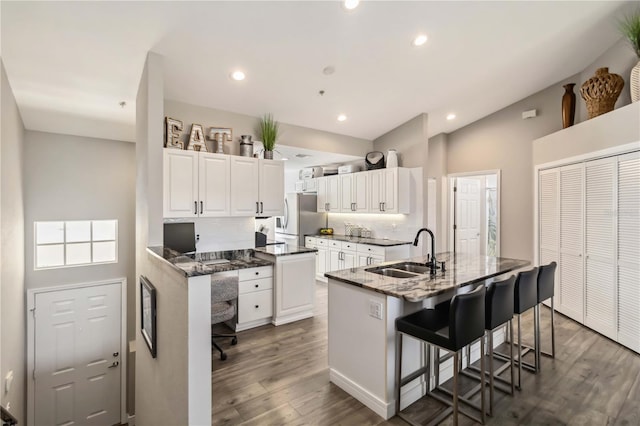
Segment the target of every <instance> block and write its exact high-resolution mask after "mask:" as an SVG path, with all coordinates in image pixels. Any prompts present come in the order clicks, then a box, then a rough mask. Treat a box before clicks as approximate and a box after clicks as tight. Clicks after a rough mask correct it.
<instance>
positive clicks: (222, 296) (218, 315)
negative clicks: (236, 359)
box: [211, 275, 238, 361]
mask: <svg viewBox="0 0 640 426" xmlns="http://www.w3.org/2000/svg"><path fill="white" fill-rule="evenodd" d="M237 299H238V277H216V276H215V275H212V276H211V325H212V326H213V325H215V324H220V323H222V322H225V321H230V320H232V319H233V318H234V317H235V316H236V310H237V306H238V303H237ZM217 338H230V339H231V344H232V345H235V344H237V343H238V337H237V336H236V335H235V334H216V333H214V332H213V328H212V331H211V344H212V345H213V346H214V347H215V348H216V349H217V350H218V351H219V352H220V360H222V361H224V360H225V359H227V354H225V353H224V351H223V350H222V348H221V347H220V346H219V345H218V344H217V343H216V341H215V340H214V339H217Z"/></svg>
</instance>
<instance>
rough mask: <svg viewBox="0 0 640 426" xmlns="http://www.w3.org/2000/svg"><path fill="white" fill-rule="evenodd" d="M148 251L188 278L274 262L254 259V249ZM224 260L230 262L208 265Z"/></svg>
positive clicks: (160, 248) (162, 249)
mask: <svg viewBox="0 0 640 426" xmlns="http://www.w3.org/2000/svg"><path fill="white" fill-rule="evenodd" d="M273 247H277V246H273ZM147 250H149V252H150V253H152V254H154V255H155V256H156V257H159V258H160V259H163V260H165V261H167V262H168V263H169V264H170V265H171V266H173V267H174V268H175V269H176V270H178V271H179V272H182V273H183V274H184V275H185V276H186V277H187V278H188V277H194V276H197V275H211V274H215V273H217V272H224V271H235V270H237V269H247V268H257V267H260V266H270V265H273V262H269V261H268V260H263V259H258V258H257V257H253V255H254V250H253V249H247V250H230V251H216V252H208V253H193V254H180V253H178V252H176V251H174V250H171V249H169V248H165V247H148V248H147ZM224 260H227V261H228V262H224V263H214V264H208V263H209V262H211V261H214V262H215V261H224Z"/></svg>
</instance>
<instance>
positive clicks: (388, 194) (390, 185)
mask: <svg viewBox="0 0 640 426" xmlns="http://www.w3.org/2000/svg"><path fill="white" fill-rule="evenodd" d="M381 173H382V185H383V193H384V195H383V197H382V211H383V212H385V213H398V191H397V189H398V168H397V167H394V168H391V169H383V170H382V171H381Z"/></svg>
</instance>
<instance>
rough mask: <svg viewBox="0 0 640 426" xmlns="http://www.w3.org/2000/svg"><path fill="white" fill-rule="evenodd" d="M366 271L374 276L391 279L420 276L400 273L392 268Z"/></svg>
mask: <svg viewBox="0 0 640 426" xmlns="http://www.w3.org/2000/svg"><path fill="white" fill-rule="evenodd" d="M366 271H367V272H373V273H374V274H379V275H384V276H385V277H392V278H415V277H419V276H420V274H416V273H413V272H407V271H401V270H400V269H394V268H371V269H367V270H366Z"/></svg>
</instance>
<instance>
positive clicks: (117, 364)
mask: <svg viewBox="0 0 640 426" xmlns="http://www.w3.org/2000/svg"><path fill="white" fill-rule="evenodd" d="M119 365H120V363H119V362H118V361H113V363H112V364H111V365H110V366H109V368H116V367H117V366H119Z"/></svg>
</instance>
